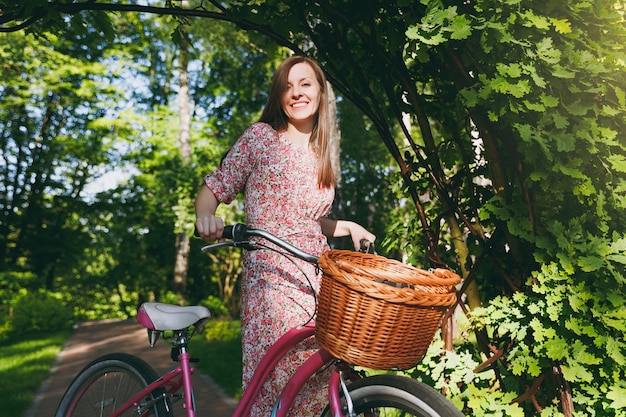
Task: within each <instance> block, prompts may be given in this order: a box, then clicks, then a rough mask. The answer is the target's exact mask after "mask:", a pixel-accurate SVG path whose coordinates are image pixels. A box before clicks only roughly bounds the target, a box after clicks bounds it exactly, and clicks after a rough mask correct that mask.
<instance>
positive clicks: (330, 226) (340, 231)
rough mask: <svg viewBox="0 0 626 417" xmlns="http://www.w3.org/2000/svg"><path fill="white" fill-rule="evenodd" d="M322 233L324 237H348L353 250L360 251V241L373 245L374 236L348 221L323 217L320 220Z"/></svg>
mask: <svg viewBox="0 0 626 417" xmlns="http://www.w3.org/2000/svg"><path fill="white" fill-rule="evenodd" d="M320 224H321V226H322V233H324V235H325V236H326V237H343V236H350V237H351V238H352V243H353V244H354V249H355V250H361V240H367V241H368V242H372V243H374V241H375V240H376V236H375V235H374V234H373V233H370V232H368V231H367V229H365V228H364V227H363V226H361V225H360V224H358V223H355V222H352V221H349V220H334V219H329V218H328V217H324V218H322V219H321V220H320Z"/></svg>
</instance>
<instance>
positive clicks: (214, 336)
mask: <svg viewBox="0 0 626 417" xmlns="http://www.w3.org/2000/svg"><path fill="white" fill-rule="evenodd" d="M226 323H227V324H226ZM202 336H203V335H196V337H194V338H193V339H191V342H190V345H189V351H190V352H191V356H193V357H194V358H198V359H200V362H199V363H197V364H195V366H196V368H198V369H199V370H200V371H202V372H203V373H205V374H207V375H209V376H210V377H211V378H212V379H213V380H214V381H215V382H216V383H217V384H218V385H219V386H220V387H222V389H223V390H224V393H225V394H226V395H228V396H229V397H231V398H235V399H237V400H239V399H241V328H240V324H239V322H236V321H235V322H221V323H220V322H219V321H215V322H209V323H208V324H207V329H206V331H205V334H204V336H205V337H202ZM206 337H209V338H210V339H211V340H208V341H207V340H206Z"/></svg>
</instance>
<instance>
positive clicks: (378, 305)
mask: <svg viewBox="0 0 626 417" xmlns="http://www.w3.org/2000/svg"><path fill="white" fill-rule="evenodd" d="M318 263H319V266H320V268H321V270H322V271H323V276H322V283H321V288H320V295H319V299H318V307H317V319H316V324H315V337H316V339H317V341H318V343H319V344H320V346H322V347H323V348H324V349H326V350H328V351H329V352H330V353H332V354H333V355H334V356H335V357H337V358H339V359H342V360H344V361H346V362H349V363H352V364H354V365H358V366H363V367H367V368H373V369H408V368H411V367H413V366H415V365H416V364H417V363H418V362H419V361H420V359H421V358H422V357H423V356H424V354H425V353H426V349H428V346H429V345H430V343H431V341H432V339H433V337H434V334H435V332H436V331H437V328H438V327H439V324H440V321H441V317H442V315H443V313H444V312H445V310H446V309H447V308H448V307H449V306H451V305H452V304H454V303H455V302H456V292H455V289H454V285H455V284H457V283H459V282H460V278H459V276H458V275H457V274H455V273H453V272H452V271H449V270H447V269H436V270H433V271H432V272H431V271H425V270H422V269H418V268H415V267H412V266H409V265H405V264H403V263H401V262H398V261H395V260H392V259H387V258H385V257H382V256H378V255H369V254H363V253H360V252H352V251H344V250H331V251H328V252H326V253H323V254H322V255H321V256H320V258H319V262H318Z"/></svg>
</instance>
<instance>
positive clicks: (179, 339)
mask: <svg viewBox="0 0 626 417" xmlns="http://www.w3.org/2000/svg"><path fill="white" fill-rule="evenodd" d="M188 340H189V335H188V330H180V331H175V332H174V335H173V336H172V339H171V344H172V354H171V356H172V360H174V361H177V362H179V363H180V367H181V369H182V378H183V391H184V393H185V397H184V407H185V410H186V412H187V417H195V415H196V409H195V404H194V397H193V382H192V380H191V375H192V374H193V369H192V368H191V361H192V359H191V357H190V355H189V350H188V349H187V345H188Z"/></svg>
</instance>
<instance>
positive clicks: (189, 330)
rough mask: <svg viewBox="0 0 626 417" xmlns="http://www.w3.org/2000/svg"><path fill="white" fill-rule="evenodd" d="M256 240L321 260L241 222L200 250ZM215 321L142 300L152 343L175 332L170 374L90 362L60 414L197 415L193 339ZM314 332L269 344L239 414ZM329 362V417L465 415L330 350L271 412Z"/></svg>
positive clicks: (307, 366)
mask: <svg viewBox="0 0 626 417" xmlns="http://www.w3.org/2000/svg"><path fill="white" fill-rule="evenodd" d="M250 237H256V238H261V239H264V240H266V241H268V242H271V243H272V244H274V245H275V246H276V247H277V248H280V249H282V250H283V251H285V252H286V253H283V254H285V255H286V256H287V253H288V254H290V255H291V256H295V257H297V258H300V259H302V260H304V261H306V262H309V263H312V264H318V262H319V258H318V257H317V256H314V255H311V254H308V253H306V252H304V251H302V250H300V249H299V248H297V247H295V246H292V245H291V244H289V243H287V242H285V241H283V240H282V239H280V238H278V237H276V236H274V235H272V234H270V233H268V232H266V231H264V230H261V229H253V228H248V227H247V226H246V225H243V224H236V225H233V226H227V227H226V228H225V230H224V238H225V239H228V240H225V241H221V242H218V243H214V244H210V245H206V246H204V247H203V248H202V251H203V252H206V251H209V250H212V249H215V248H218V247H223V246H235V247H242V248H244V249H247V250H255V249H258V248H259V247H260V246H259V244H258V243H252V242H251V241H250V240H249V238H250ZM264 247H266V248H267V246H264ZM209 318H210V312H209V310H208V309H207V308H205V307H203V306H188V307H183V306H175V305H171V304H163V303H153V302H148V303H143V304H142V305H141V306H140V308H139V310H138V314H137V321H138V322H139V323H140V324H141V325H142V326H144V327H146V328H147V331H148V336H149V343H150V345H151V346H154V345H155V344H156V342H157V341H158V339H159V338H160V337H161V335H162V334H163V333H164V332H168V333H169V332H171V333H172V335H171V336H169V337H168V338H169V339H170V343H171V346H172V351H171V352H172V353H171V358H172V360H174V361H176V362H179V365H178V366H176V367H175V368H174V369H173V370H171V371H170V372H169V373H167V374H165V375H162V376H158V375H157V374H156V373H155V371H154V370H153V369H152V367H151V366H150V365H148V364H147V363H146V362H145V361H143V360H142V359H141V358H139V357H136V356H133V355H128V354H124V353H113V354H109V355H105V356H102V357H99V358H97V359H95V360H94V361H92V362H91V363H89V364H88V365H87V366H85V367H84V368H83V370H82V371H81V372H80V373H79V374H78V375H77V376H76V378H75V379H74V380H73V382H72V383H71V384H70V386H69V387H68V388H67V390H66V392H65V394H64V396H63V397H62V399H61V401H60V403H59V406H58V408H57V411H56V413H55V416H56V417H79V416H80V417H88V416H91V415H95V416H101V417H103V416H109V417H118V416H129V415H133V416H147V415H155V416H157V417H172V416H173V415H174V409H173V405H174V404H176V403H177V402H178V401H182V408H183V409H184V413H185V416H186V417H195V416H196V409H195V404H194V394H193V386H192V380H191V375H192V374H193V373H194V371H195V369H194V368H192V367H191V362H192V359H191V356H190V354H189V351H188V341H189V339H191V337H192V336H193V335H194V334H196V333H201V332H202V330H203V327H204V325H205V324H206V322H207V321H208V320H209ZM315 330H316V325H315V322H313V321H310V322H308V323H306V324H305V325H303V326H300V327H296V328H293V329H291V330H289V331H288V332H287V333H285V334H284V335H283V336H282V337H281V338H280V339H279V340H278V341H277V342H276V343H275V344H274V345H273V346H271V347H270V349H269V350H268V352H267V354H266V355H265V356H264V357H263V358H262V359H261V362H260V363H259V366H258V367H257V370H256V372H255V374H254V376H253V378H252V380H251V381H250V384H249V386H248V389H246V391H245V392H244V394H243V396H242V398H241V400H240V401H239V403H238V405H237V407H236V409H235V412H234V414H233V417H243V416H248V415H249V413H250V408H251V406H252V403H253V400H254V399H255V398H256V396H257V395H258V392H259V389H260V387H261V385H262V384H263V383H264V381H265V380H266V378H267V377H268V375H269V374H270V372H271V370H272V369H273V367H274V366H275V365H276V363H277V362H278V361H279V360H280V359H281V358H282V357H283V355H285V354H286V353H287V352H288V351H289V350H290V349H291V348H292V347H293V346H295V345H296V344H297V343H299V342H301V341H303V340H305V339H307V338H309V337H313V336H314V335H315ZM320 345H321V343H320ZM327 366H333V370H332V374H331V377H330V381H329V384H328V397H329V405H328V406H327V407H326V410H325V411H324V412H323V414H322V416H323V417H331V416H332V417H355V416H368V417H371V416H400V415H402V416H409V415H411V416H422V417H444V416H445V417H456V416H463V414H462V413H461V411H460V410H459V409H458V408H456V406H454V404H452V403H451V402H450V401H449V400H448V399H447V398H446V397H444V396H443V395H442V394H441V393H439V392H437V391H436V390H434V389H433V388H431V387H429V386H428V385H426V384H424V383H422V382H419V381H417V380H415V379H412V378H409V377H406V376H401V375H395V374H378V375H368V374H367V372H366V371H364V370H363V369H361V368H360V367H358V366H355V365H354V364H351V363H349V362H347V361H346V360H343V359H340V358H338V357H337V356H336V355H333V354H332V353H330V352H329V351H328V350H327V349H325V348H324V347H322V348H321V349H319V350H318V351H317V352H316V353H315V354H314V355H312V356H311V357H310V358H309V359H308V360H307V361H305V362H304V363H303V364H302V365H301V366H300V367H299V368H298V369H297V370H296V371H295V373H294V375H293V376H292V377H291V379H290V380H289V381H288V382H287V385H286V386H285V387H284V389H283V392H282V393H281V395H280V397H279V398H278V399H276V402H275V406H274V412H273V414H272V415H273V416H277V417H286V416H287V415H288V413H289V410H290V408H291V406H292V405H293V401H294V399H295V397H296V395H297V394H298V392H299V391H300V388H301V387H302V386H303V385H304V383H305V382H306V381H307V380H308V378H309V377H310V376H312V375H313V374H314V373H316V372H317V371H319V370H321V369H323V368H325V367H327Z"/></svg>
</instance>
